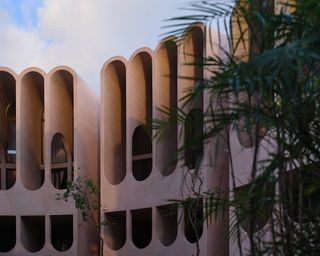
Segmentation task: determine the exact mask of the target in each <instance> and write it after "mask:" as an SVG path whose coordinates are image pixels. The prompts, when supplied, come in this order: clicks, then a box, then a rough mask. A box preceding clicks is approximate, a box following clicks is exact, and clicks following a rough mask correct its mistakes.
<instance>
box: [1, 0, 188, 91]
mask: <svg viewBox="0 0 320 256" xmlns="http://www.w3.org/2000/svg"><path fill="white" fill-rule="evenodd" d="M185 2H186V0H0V49H1V51H0V66H7V67H10V68H12V69H13V70H15V71H16V72H17V73H20V72H21V71H23V70H24V69H25V68H27V67H30V66H37V67H40V68H42V69H44V70H45V71H46V72H48V71H50V69H52V68H53V67H55V66H57V65H68V66H71V67H72V68H74V69H75V70H76V71H77V72H78V74H79V75H80V76H81V77H82V78H83V79H84V80H85V81H86V82H87V83H88V85H89V86H90V87H92V89H93V90H94V91H95V92H96V93H97V94H99V90H100V88H99V86H100V85H99V75H100V69H101V67H102V65H103V63H104V62H105V61H106V60H107V59H109V58H111V57H112V56H115V55H122V56H124V57H127V58H128V57H130V55H131V54H132V53H133V52H134V51H135V50H136V49H138V48H139V47H144V46H147V47H150V48H152V49H154V48H155V47H156V46H157V43H158V42H159V40H160V34H161V33H163V32H165V31H164V30H162V29H161V27H162V26H163V25H165V23H164V22H163V20H164V19H167V18H171V17H175V16H178V15H181V14H182V12H179V11H178V8H179V7H181V6H182V5H183V4H184V3H185Z"/></svg>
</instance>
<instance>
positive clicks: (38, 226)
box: [21, 216, 45, 252]
mask: <svg viewBox="0 0 320 256" xmlns="http://www.w3.org/2000/svg"><path fill="white" fill-rule="evenodd" d="M21 241H22V244H23V246H24V247H25V248H26V249H27V250H28V251H29V252H37V251H40V250H41V249H42V247H43V246H44V244H45V217H44V216H22V217H21Z"/></svg>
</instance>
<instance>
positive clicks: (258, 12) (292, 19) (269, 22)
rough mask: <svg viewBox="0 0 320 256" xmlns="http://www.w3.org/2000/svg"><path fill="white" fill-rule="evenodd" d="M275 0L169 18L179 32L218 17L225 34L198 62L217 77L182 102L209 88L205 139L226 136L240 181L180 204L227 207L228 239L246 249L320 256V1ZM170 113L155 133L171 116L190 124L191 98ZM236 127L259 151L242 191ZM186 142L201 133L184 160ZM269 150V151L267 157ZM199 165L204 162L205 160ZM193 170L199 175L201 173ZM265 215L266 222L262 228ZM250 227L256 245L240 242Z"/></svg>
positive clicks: (211, 5)
mask: <svg viewBox="0 0 320 256" xmlns="http://www.w3.org/2000/svg"><path fill="white" fill-rule="evenodd" d="M273 7H274V6H273V2H272V1H269V0H264V1H263V0H260V1H257V0H247V1H244V0H240V1H221V2H219V1H194V2H191V3H190V4H189V5H188V6H187V7H184V9H186V10H188V11H191V12H194V14H193V15H188V16H183V17H177V18H173V19H170V20H169V22H170V23H169V25H168V26H167V28H169V32H168V34H171V33H174V34H176V35H177V36H180V38H181V40H183V39H184V36H185V35H186V32H185V31H186V27H187V26H189V25H190V24H192V23H194V22H198V21H201V22H203V23H205V24H206V25H207V31H211V30H212V27H211V26H212V25H214V26H215V28H216V30H217V31H218V34H219V36H218V42H216V41H214V40H211V41H210V42H211V47H212V49H213V51H212V52H213V54H212V55H211V56H205V58H204V59H203V60H202V61H196V62H195V63H193V64H194V65H196V66H200V67H201V68H203V69H204V70H205V71H206V73H207V74H210V75H209V76H208V77H206V78H205V79H203V80H196V81H197V82H196V85H195V86H194V87H193V88H190V90H189V91H188V92H186V93H185V95H184V96H183V99H181V101H183V102H187V104H191V103H192V102H194V101H195V100H196V99H197V98H198V97H199V95H201V94H202V93H206V94H207V95H208V96H209V100H210V103H211V104H209V106H208V108H207V109H205V110H204V118H203V121H200V122H201V123H200V122H199V123H198V125H199V126H203V127H204V132H203V134H202V138H198V139H199V140H201V141H205V142H207V141H210V140H212V139H214V138H218V137H219V138H223V139H224V142H225V143H226V145H227V150H228V152H229V155H230V159H229V163H230V178H231V179H232V180H231V184H233V185H232V187H230V188H229V189H222V188H221V189H217V191H207V192H204V193H200V191H199V189H190V190H189V191H190V193H189V194H188V195H187V196H186V198H184V199H182V200H177V202H179V205H180V206H181V207H183V208H184V209H185V211H186V212H188V211H189V212H190V209H191V210H192V207H191V208H190V207H189V206H190V204H189V203H190V199H192V200H194V198H200V199H201V200H204V202H205V203H204V205H203V208H204V212H205V213H206V214H205V217H207V218H205V219H207V220H210V219H211V218H212V216H214V218H218V216H219V214H226V213H227V212H228V213H229V214H230V222H229V224H230V237H231V238H232V239H235V240H236V241H237V243H238V247H239V254H240V255H244V254H245V255H320V243H319V242H320V240H319V234H320V233H319V231H320V219H319V217H318V216H319V213H320V203H319V195H320V190H319V184H320V76H319V74H320V30H319V27H320V4H319V1H318V0H297V1H295V2H294V3H293V1H291V2H290V3H283V4H282V5H280V4H279V3H278V5H277V6H276V7H277V8H276V10H277V11H276V12H274V11H273V10H274V8H273ZM230 16H231V17H230ZM229 25H230V26H229ZM208 34H210V32H209V33H208ZM178 43H180V42H178ZM209 47H210V46H209ZM221 53H222V54H221ZM180 79H187V78H180ZM189 79H192V80H194V79H195V78H189ZM162 112H163V113H164V114H166V116H167V118H165V119H161V120H155V121H154V124H155V125H154V129H156V134H157V136H158V137H157V138H159V139H161V138H162V137H163V136H165V129H166V127H169V126H170V125H172V124H173V125H176V124H178V123H179V124H181V126H182V127H183V128H184V125H185V123H186V122H185V119H186V115H185V114H184V113H185V105H183V106H182V107H181V108H178V109H176V110H172V109H162ZM172 113H175V114H174V115H172ZM176 113H179V115H178V114H176ZM180 113H182V114H181V115H180ZM233 132H236V133H237V134H238V137H239V138H240V139H239V140H240V142H241V140H244V141H242V143H243V145H244V144H247V146H246V147H251V151H252V153H253V159H252V164H250V165H249V164H248V166H247V167H248V171H249V172H250V178H251V180H250V183H249V184H248V185H246V186H245V187H243V188H242V189H240V188H237V187H236V186H235V184H236V179H237V177H236V174H235V173H234V166H235V165H236V164H237V163H234V162H233V161H234V160H233V158H232V154H233V153H234V152H232V150H231V147H230V145H231V143H232V142H231V141H230V134H231V133H233ZM243 134H246V135H247V137H248V138H247V139H243V138H241V136H242V135H243ZM262 139H263V140H264V144H263V145H261V143H260V141H261V140H262ZM188 147H192V148H193V149H194V148H196V147H199V141H195V142H194V143H193V145H183V146H182V147H181V148H180V149H179V155H180V158H183V157H184V155H183V154H182V152H184V150H188ZM262 150H263V151H266V152H267V156H266V157H264V158H263V159H261V158H260V152H261V151H262ZM206 153H207V152H204V154H203V155H202V156H204V157H206V156H207V154H206ZM197 164H198V168H196V170H198V169H199V168H200V166H201V164H202V163H201V161H199V162H197ZM288 170H291V171H290V172H288ZM192 175H195V176H197V177H198V178H199V179H201V174H200V172H198V171H196V172H195V173H193V174H192ZM291 176H292V177H291ZM193 179H195V180H196V178H195V177H193ZM193 186H197V183H194V184H193ZM265 212H268V216H267V215H266V213H265ZM190 216H192V215H190ZM267 219H268V224H267V226H268V228H267V229H261V228H260V227H259V226H265V225H264V224H265V222H266V220H267ZM258 228H259V229H258ZM243 230H245V231H247V236H248V238H249V240H250V248H246V249H244V248H242V244H241V242H242V235H241V234H243ZM258 230H259V231H258ZM267 231H268V232H269V235H268V236H269V239H267V240H266V239H265V234H266V232H267Z"/></svg>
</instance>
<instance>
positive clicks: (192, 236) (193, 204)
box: [184, 199, 203, 243]
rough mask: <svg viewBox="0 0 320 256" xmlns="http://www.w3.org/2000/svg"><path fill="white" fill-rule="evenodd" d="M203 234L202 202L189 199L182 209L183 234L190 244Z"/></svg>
mask: <svg viewBox="0 0 320 256" xmlns="http://www.w3.org/2000/svg"><path fill="white" fill-rule="evenodd" d="M202 232H203V202H202V200H201V199H190V200H189V202H188V204H187V205H186V206H185V207H184V234H185V236H186V238H187V240H188V241H189V242H190V243H195V242H196V241H197V240H199V239H200V238H201V236H202Z"/></svg>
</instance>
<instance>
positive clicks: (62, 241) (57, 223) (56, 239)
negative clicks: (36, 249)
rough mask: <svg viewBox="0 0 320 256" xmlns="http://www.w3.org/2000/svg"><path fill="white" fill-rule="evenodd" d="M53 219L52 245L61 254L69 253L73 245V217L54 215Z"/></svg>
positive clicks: (51, 217)
mask: <svg viewBox="0 0 320 256" xmlns="http://www.w3.org/2000/svg"><path fill="white" fill-rule="evenodd" d="M50 219H51V243H52V245H53V247H54V248H55V249H56V250H57V251H60V252H63V251H67V250H68V249H70V248H71V246H72V243H73V217H72V215H54V216H50Z"/></svg>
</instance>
